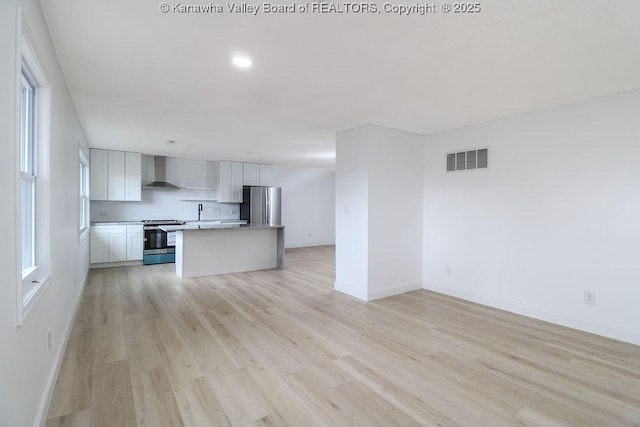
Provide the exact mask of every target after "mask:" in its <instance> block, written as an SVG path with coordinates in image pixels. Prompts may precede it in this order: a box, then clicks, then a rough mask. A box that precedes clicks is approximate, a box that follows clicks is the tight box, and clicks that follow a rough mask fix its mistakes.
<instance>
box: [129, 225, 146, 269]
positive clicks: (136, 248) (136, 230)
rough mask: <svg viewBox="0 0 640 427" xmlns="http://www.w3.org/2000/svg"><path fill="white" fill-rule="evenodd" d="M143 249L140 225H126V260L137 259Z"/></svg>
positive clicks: (142, 233) (139, 257)
mask: <svg viewBox="0 0 640 427" xmlns="http://www.w3.org/2000/svg"><path fill="white" fill-rule="evenodd" d="M143 251H144V231H143V229H142V225H127V261H139V260H141V259H142V255H143Z"/></svg>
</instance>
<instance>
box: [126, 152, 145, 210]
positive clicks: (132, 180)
mask: <svg viewBox="0 0 640 427" xmlns="http://www.w3.org/2000/svg"><path fill="white" fill-rule="evenodd" d="M124 168H125V170H124V188H125V194H124V199H125V200H130V201H138V202H139V201H140V200H141V198H142V155H141V154H140V153H125V157H124Z"/></svg>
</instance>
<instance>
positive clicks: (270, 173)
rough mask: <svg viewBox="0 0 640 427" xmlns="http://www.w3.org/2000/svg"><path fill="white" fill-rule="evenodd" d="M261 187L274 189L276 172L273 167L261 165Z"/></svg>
mask: <svg viewBox="0 0 640 427" xmlns="http://www.w3.org/2000/svg"><path fill="white" fill-rule="evenodd" d="M260 185H262V186H265V187H272V186H273V185H275V171H274V168H273V165H260Z"/></svg>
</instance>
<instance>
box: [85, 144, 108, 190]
mask: <svg viewBox="0 0 640 427" xmlns="http://www.w3.org/2000/svg"><path fill="white" fill-rule="evenodd" d="M108 164H109V155H108V151H106V150H91V166H90V168H89V170H90V171H91V194H90V196H91V200H109V196H108V194H107V176H108V170H107V165H108Z"/></svg>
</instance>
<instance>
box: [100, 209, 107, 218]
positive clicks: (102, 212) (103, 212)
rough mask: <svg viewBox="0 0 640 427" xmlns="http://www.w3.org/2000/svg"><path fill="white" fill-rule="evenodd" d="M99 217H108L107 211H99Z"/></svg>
mask: <svg viewBox="0 0 640 427" xmlns="http://www.w3.org/2000/svg"><path fill="white" fill-rule="evenodd" d="M98 215H100V216H107V211H105V210H104V209H100V210H99V211H98Z"/></svg>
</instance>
